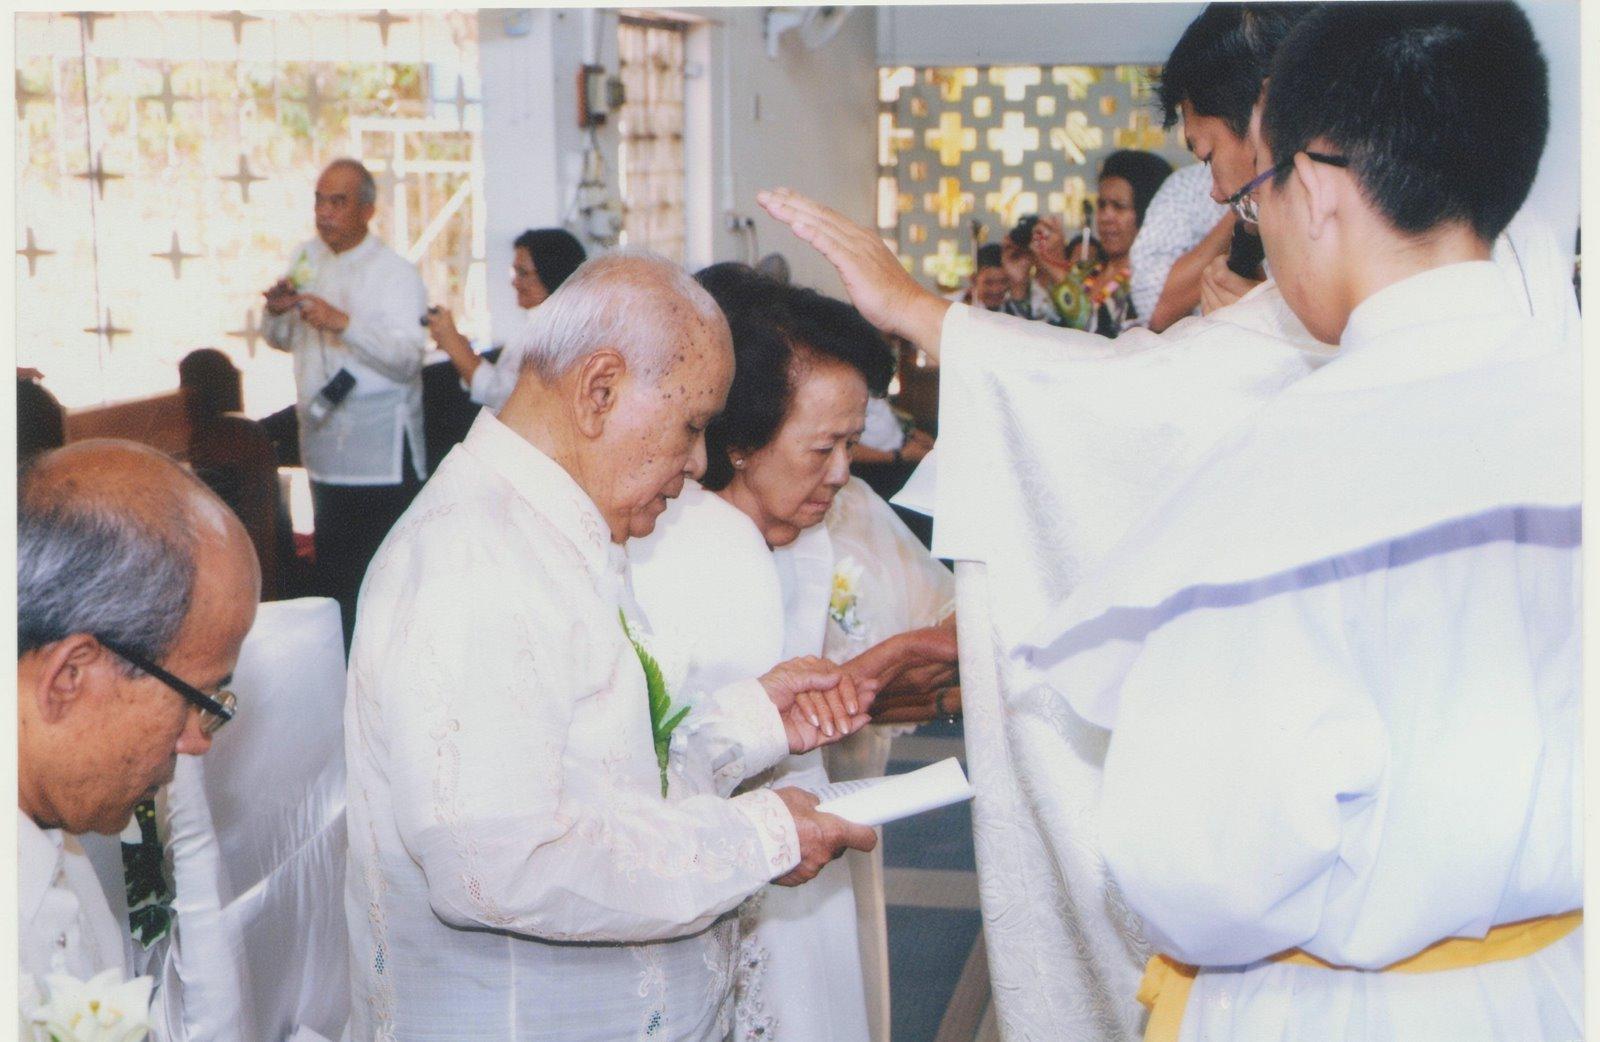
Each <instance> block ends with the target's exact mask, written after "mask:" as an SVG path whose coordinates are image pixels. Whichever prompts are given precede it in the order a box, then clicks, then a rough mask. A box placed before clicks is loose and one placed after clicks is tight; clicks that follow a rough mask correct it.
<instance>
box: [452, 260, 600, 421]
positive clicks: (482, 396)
mask: <svg viewBox="0 0 1600 1042" xmlns="http://www.w3.org/2000/svg"><path fill="white" fill-rule="evenodd" d="M511 257H512V260H511V288H512V289H514V290H516V291H517V306H518V307H520V308H523V309H525V310H528V311H532V310H533V309H534V308H536V307H538V306H539V305H540V304H543V303H544V302H545V300H546V299H547V298H548V297H549V296H550V294H552V293H554V292H555V291H556V289H557V287H559V286H560V285H561V284H562V283H563V282H565V281H567V276H569V275H571V274H572V273H573V272H574V271H576V270H577V269H578V265H580V264H582V263H583V262H584V261H585V260H586V259H587V254H586V253H585V252H584V249H583V244H582V243H580V242H579V241H578V240H577V239H576V238H574V237H573V235H572V233H571V232H568V231H566V230H564V229H562V228H532V229H530V230H528V231H525V232H523V233H522V234H521V235H519V236H517V238H516V242H515V243H513V244H512V249H511ZM428 332H429V333H430V334H431V335H432V336H433V342H434V343H435V344H437V345H439V349H440V350H441V351H443V352H444V353H445V354H447V355H449V356H450V362H451V364H452V365H454V366H455V367H456V372H457V373H458V374H460V376H461V382H462V383H463V384H465V385H466V387H467V390H468V392H469V393H470V394H471V395H472V400H473V401H474V402H477V403H478V404H479V405H487V406H489V407H490V408H492V409H498V408H500V406H502V405H504V404H505V401H506V399H507V398H508V397H510V396H511V388H512V387H513V386H515V384H516V382H517V369H518V367H519V365H520V363H521V358H520V357H502V358H500V359H498V360H491V359H489V358H486V357H484V356H483V355H480V354H478V353H477V352H476V351H474V350H473V349H472V345H471V344H470V343H468V342H467V338H466V337H464V336H462V335H461V333H460V331H458V330H457V329H456V322H455V316H454V315H452V314H451V313H450V309H449V308H446V307H434V308H429V309H428Z"/></svg>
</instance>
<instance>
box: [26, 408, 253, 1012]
mask: <svg viewBox="0 0 1600 1042" xmlns="http://www.w3.org/2000/svg"><path fill="white" fill-rule="evenodd" d="M17 505H18V510H17V610H18V617H17V758H18V764H17V768H18V769H17V802H18V808H19V810H20V812H21V813H20V814H19V815H18V819H17V820H18V901H19V904H18V926H19V930H18V933H19V945H20V955H21V958H20V967H21V971H22V973H23V974H24V981H23V984H24V988H23V996H24V1001H25V1002H26V1001H27V1000H28V998H29V991H30V989H31V988H32V987H33V985H34V984H35V983H42V982H43V981H44V979H45V978H46V977H47V976H49V975H52V974H66V975H68V976H71V977H75V978H78V979H80V980H86V979H88V978H90V977H92V976H94V975H95V974H97V973H100V972H102V971H105V970H116V971H118V973H119V975H122V974H126V973H127V972H128V967H127V965H126V961H125V955H124V940H123V938H124V934H125V931H124V929H123V928H122V927H121V925H120V924H118V923H117V921H116V919H115V918H114V917H113V915H112V913H111V910H110V907H109V905H108V904H107V901H106V896H105V893H104V891H103V890H102V889H101V884H100V882H99V881H98V879H97V877H96V876H95V873H94V870H93V868H92V867H91V866H90V864H89V862H88V859H87V858H86V857H85V855H84V853H83V849H82V847H81V846H80V845H79V843H78V841H77V839H76V837H77V836H78V835H80V834H83V833H88V832H101V833H110V834H114V833H118V832H121V831H122V830H123V829H124V827H126V826H127V825H128V824H129V820H130V817H131V815H132V814H133V810H134V807H135V806H136V805H137V804H139V803H140V802H141V801H143V800H146V799H148V798H150V797H151V796H153V795H154V794H155V793H156V791H157V790H158V789H159V788H160V787H161V786H162V785H164V784H166V783H167V782H168V781H170V780H171V778H172V775H173V770H174V768H175V766H176V761H177V757H178V755H179V754H184V755H190V756H199V755H201V754H203V753H205V752H206V750H207V749H209V748H210V746H211V736H212V734H214V733H215V732H216V730H217V728H219V727H221V726H222V725H223V724H225V723H226V722H227V721H228V720H229V719H231V718H232V717H233V715H234V713H235V711H236V706H235V700H234V697H233V695H232V694H230V693H229V692H228V691H227V690H226V687H227V684H228V681H229V678H230V676H231V674H232V672H233V667H234V663H235V661H236V660H237V658H238V655H239V648H240V645H241V644H242V643H243V641H244V638H245V634H246V633H247V632H248V631H249V629H250V626H251V624H252V622H253V621H254V619H255V612H256V602H257V599H258V597H259V594H260V582H261V580H260V573H259V566H258V564H257V561H256V555H255V551H254V550H253V548H252V547H251V543H250V538H249V535H248V534H247V533H246V532H245V530H244V527H243V526H242V525H241V524H240V523H239V521H238V519H237V518H236V517H235V516H234V515H233V513H232V512H231V511H230V510H229V509H228V508H227V507H226V506H225V505H224V504H223V503H222V501H221V500H220V499H218V498H217V497H216V496H215V495H214V494H213V493H212V492H211V491H210V490H209V489H207V488H206V487H205V485H203V484H202V483H201V482H200V481H198V480H197V479H196V478H195V477H194V476H193V475H191V474H189V473H188V472H186V471H185V470H184V469H183V468H182V467H180V466H178V465H177V464H176V463H175V462H173V461H172V460H171V459H170V458H169V457H167V456H165V455H163V454H162V453H160V452H157V451H155V450H153V449H150V448H146V447H144V446H141V445H136V444H134V443H131V442H123V441H111V440H97V441H84V442H77V443H74V444H72V445H69V446H67V447H65V448H61V449H57V450H54V451H52V452H48V453H45V454H42V455H40V456H37V457H35V458H34V459H33V460H32V461H31V462H30V463H29V464H28V466H27V467H26V468H25V469H24V470H23V471H22V473H21V475H20V476H19V479H18V488H17Z"/></svg>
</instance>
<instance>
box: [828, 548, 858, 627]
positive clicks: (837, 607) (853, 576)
mask: <svg viewBox="0 0 1600 1042" xmlns="http://www.w3.org/2000/svg"><path fill="white" fill-rule="evenodd" d="M861 571H862V569H861V565H859V564H857V563H856V561H855V560H854V559H853V558H850V557H846V558H844V559H843V560H841V561H840V562H839V563H838V565H837V566H836V567H835V568H834V571H833V592H832V593H831V594H830V595H829V597H828V618H830V619H832V620H833V621H834V622H836V623H838V624H839V628H840V629H841V630H844V633H845V636H847V637H856V636H860V634H861V631H862V629H863V625H864V624H863V623H862V621H861V617H860V615H859V614H858V613H857V611H856V607H857V601H858V599H859V596H860V586H861Z"/></svg>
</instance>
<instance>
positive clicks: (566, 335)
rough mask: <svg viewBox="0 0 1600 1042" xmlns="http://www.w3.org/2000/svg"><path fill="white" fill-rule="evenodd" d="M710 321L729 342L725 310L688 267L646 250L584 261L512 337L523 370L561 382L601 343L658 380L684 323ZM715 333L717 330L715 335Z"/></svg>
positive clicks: (670, 362) (668, 364)
mask: <svg viewBox="0 0 1600 1042" xmlns="http://www.w3.org/2000/svg"><path fill="white" fill-rule="evenodd" d="M699 323H705V324H708V325H710V326H711V327H712V329H713V330H720V335H721V337H722V339H723V340H724V342H728V343H731V336H730V334H729V333H728V323H727V319H725V318H723V316H722V310H721V309H720V308H718V307H717V302H716V301H715V300H713V299H712V298H711V294H709V293H707V292H706V291H705V290H704V289H703V288H702V287H701V286H700V284H699V283H698V282H696V281H695V280H694V279H693V278H692V277H691V276H690V275H689V273H688V272H686V271H684V270H683V269H682V268H680V267H678V266H677V265H676V264H674V263H672V262H671V261H669V260H667V259H666V258H665V257H661V256H658V255H657V254H654V253H650V252H648V251H645V250H619V251H617V252H614V253H609V254H606V255H605V256H603V257H596V258H594V259H593V260H589V261H586V262H584V263H583V264H582V265H581V266H580V267H579V268H578V270H577V271H575V272H573V273H572V274H571V275H570V276H568V277H567V280H566V281H565V282H563V283H562V284H561V287H560V288H559V289H557V290H556V291H555V292H554V293H552V294H551V295H550V299H549V300H546V301H545V302H544V303H543V304H540V305H539V306H538V307H536V308H534V309H533V311H532V313H531V314H529V316H528V321H527V322H526V323H525V324H524V325H523V327H522V328H521V329H519V330H518V331H517V332H516V333H515V334H514V335H513V337H512V343H511V344H510V345H509V346H508V353H510V352H514V351H516V350H518V349H520V350H521V351H522V369H523V370H524V371H526V370H529V369H532V370H533V371H534V372H536V373H538V374H539V377H540V378H541V379H543V380H546V381H550V380H556V379H559V378H560V377H561V376H562V375H564V374H565V373H566V372H567V371H568V370H570V369H571V368H572V367H573V366H574V365H576V364H577V363H578V362H580V361H582V360H583V359H585V358H587V357H589V356H590V355H592V354H594V353H595V352H596V351H599V350H601V349H603V348H610V349H612V350H614V351H616V352H618V353H619V354H621V355H622V357H623V358H624V359H625V360H626V361H627V363H628V366H629V368H631V369H635V370H636V371H638V372H640V373H642V374H644V376H645V378H646V379H650V380H654V379H657V378H659V377H660V376H662V375H663V374H665V373H666V372H668V371H669V370H670V369H671V368H672V366H673V362H674V354H675V352H676V350H677V349H678V347H679V346H680V341H679V340H678V338H677V337H676V336H675V335H674V334H675V333H678V332H679V331H680V330H683V329H684V327H685V326H687V325H695V324H699ZM713 335H715V333H714V334H713Z"/></svg>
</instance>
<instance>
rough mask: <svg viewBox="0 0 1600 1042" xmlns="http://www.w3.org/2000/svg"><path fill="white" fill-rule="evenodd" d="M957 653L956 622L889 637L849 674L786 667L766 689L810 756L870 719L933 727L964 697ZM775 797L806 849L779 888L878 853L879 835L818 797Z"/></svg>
mask: <svg viewBox="0 0 1600 1042" xmlns="http://www.w3.org/2000/svg"><path fill="white" fill-rule="evenodd" d="M956 652H957V649H956V631H955V620H954V618H951V619H948V620H946V621H945V622H944V623H942V624H940V625H938V626H929V627H925V628H923V629H917V630H910V631H908V632H906V633H900V634H897V635H895V636H893V637H890V638H889V639H888V640H886V641H883V642H882V643H880V644H877V645H874V646H873V647H871V648H869V649H867V650H866V651H865V652H863V653H862V654H860V655H857V656H856V657H855V658H853V659H851V660H850V661H849V662H846V663H845V664H844V665H843V666H835V665H834V664H833V663H832V662H829V661H827V660H826V659H820V658H805V659H795V660H793V661H791V662H785V663H783V664H782V665H780V666H777V667H775V668H774V669H773V670H772V671H771V672H769V673H768V674H767V675H766V676H764V677H762V678H761V684H762V686H763V687H764V688H765V689H766V691H767V694H768V696H769V697H770V698H772V701H773V704H774V705H775V706H777V708H778V711H779V714H780V715H781V716H782V717H783V722H784V731H785V732H786V733H787V734H788V736H789V749H790V751H791V752H796V753H798V752H805V751H807V750H808V749H814V748H816V747H817V746H818V745H826V744H828V743H829V742H836V741H838V740H839V739H841V738H843V737H844V736H845V735H848V734H853V733H855V732H856V731H859V730H860V729H861V728H862V727H864V726H865V725H866V724H867V722H868V720H869V719H879V720H884V721H886V722H892V721H894V720H898V719H919V720H922V719H930V718H931V717H932V715H933V714H932V712H931V710H930V709H929V708H928V707H929V706H936V705H939V704H940V703H941V702H943V698H942V697H941V696H942V695H943V694H947V693H949V692H954V694H955V698H956V699H957V700H959V698H960V689H959V688H956V687H954V686H953V685H955V684H956V683H957V682H958V679H959V677H958V670H957V654H956ZM830 685H831V686H830ZM954 704H956V705H958V704H959V701H957V702H956V703H954ZM885 706H887V707H889V708H888V709H887V710H886V711H885V710H884V709H883V707H885ZM905 714H910V715H909V716H908V715H905ZM774 791H775V792H776V793H777V795H778V797H779V798H780V799H782V800H783V803H784V806H785V807H786V808H787V809H788V811H789V813H790V815H791V816H792V817H793V818H794V827H795V836H796V838H798V840H799V842H800V863H799V864H798V865H796V866H795V867H794V868H793V869H791V870H790V871H789V872H787V873H785V874H784V875H782V876H779V877H778V878H777V879H775V880H773V882H775V883H777V884H779V885H780V886H799V885H801V884H802V883H806V882H808V881H810V880H812V879H814V878H816V876H817V874H818V873H819V872H821V871H822V869H823V867H824V866H826V865H827V864H828V862H830V861H832V860H833V859H834V858H836V857H838V856H839V855H840V854H842V853H844V851H845V850H847V849H850V850H871V849H872V848H873V847H874V846H876V845H877V842H878V836H877V833H876V832H875V831H874V830H873V829H871V828H868V827H867V826H865V825H858V824H856V823H854V822H850V821H846V820H844V819H843V818H840V817H837V816H836V815H833V814H825V813H821V812H819V811H818V810H817V809H816V808H817V798H816V796H814V795H813V794H811V793H809V792H807V791H805V790H804V789H798V788H793V787H784V788H779V789H776V790H774Z"/></svg>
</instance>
